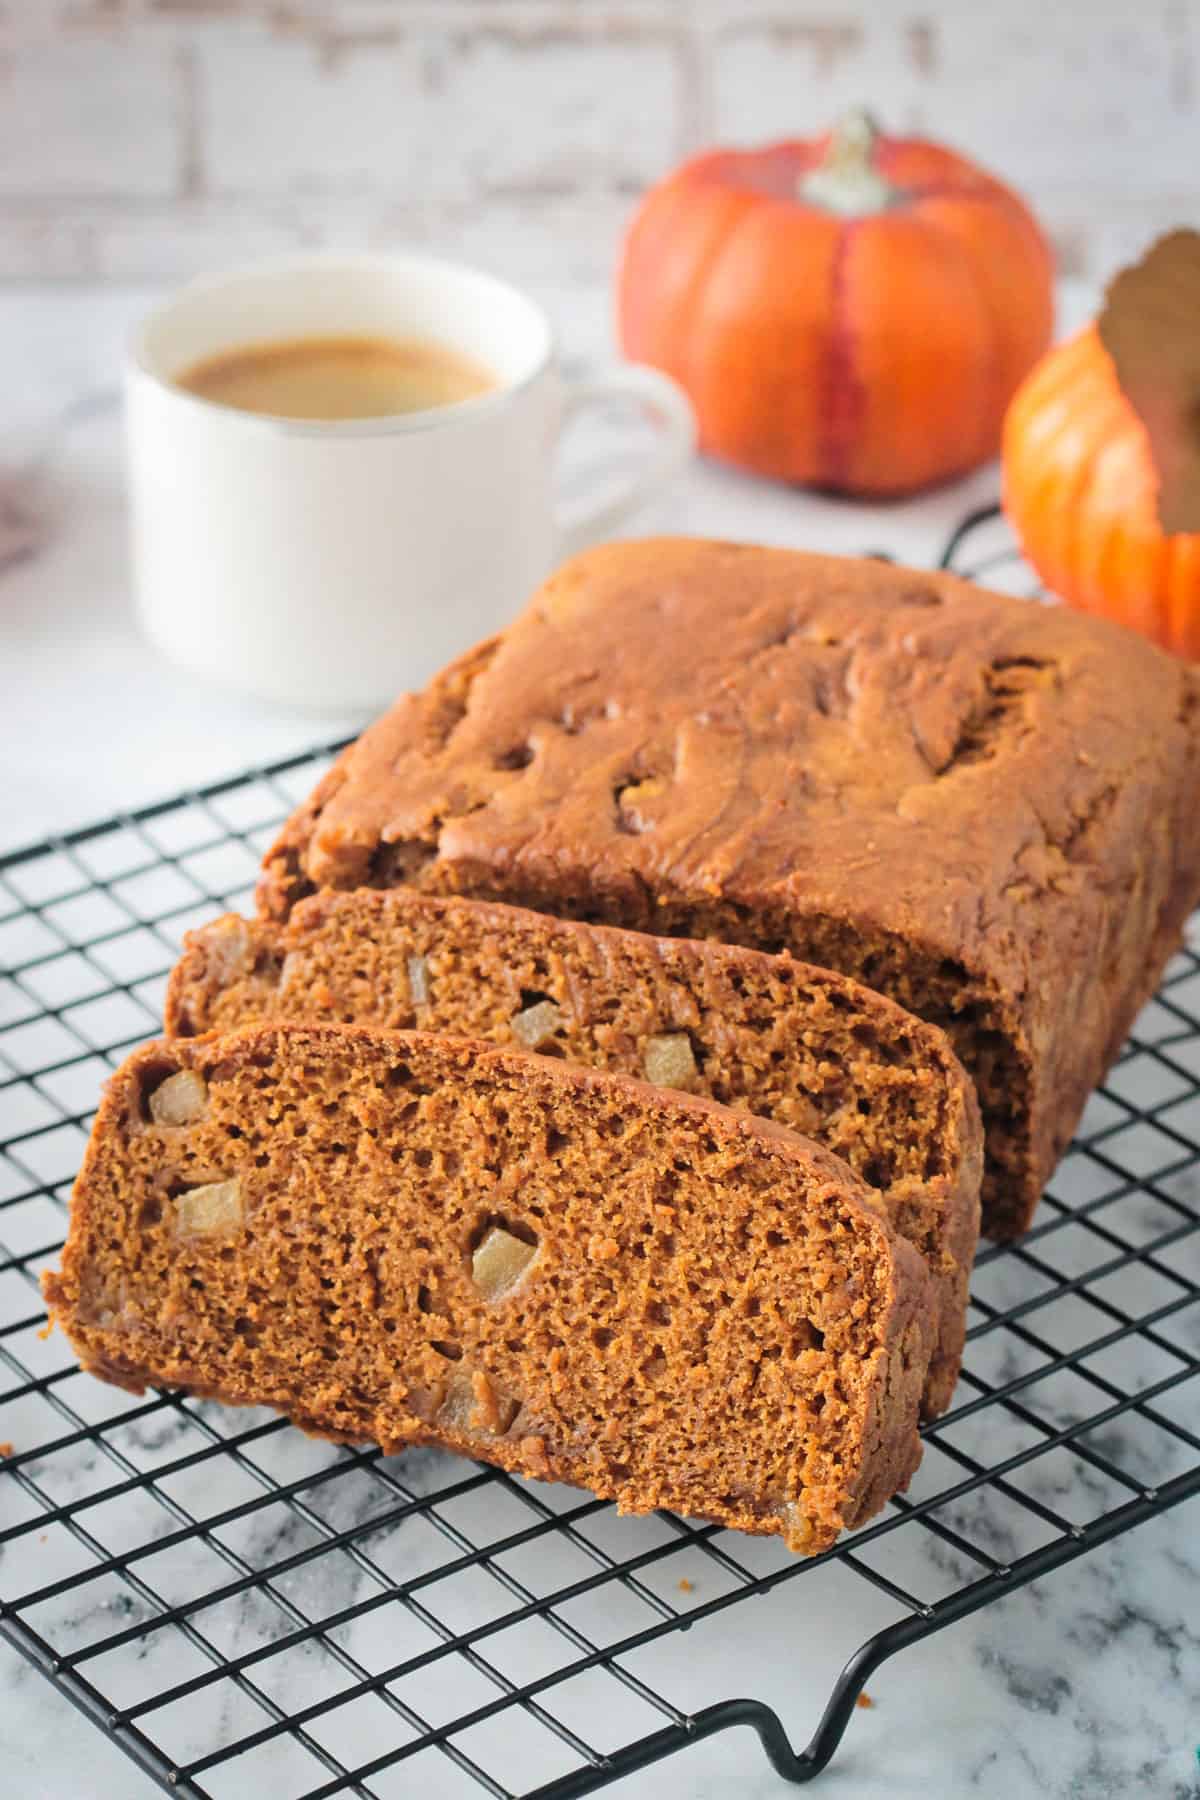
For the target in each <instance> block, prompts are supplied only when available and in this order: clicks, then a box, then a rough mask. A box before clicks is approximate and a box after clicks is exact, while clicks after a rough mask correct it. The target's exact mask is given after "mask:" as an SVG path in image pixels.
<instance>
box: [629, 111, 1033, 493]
mask: <svg viewBox="0 0 1200 1800" xmlns="http://www.w3.org/2000/svg"><path fill="white" fill-rule="evenodd" d="M617 309H618V323H619V330H620V337H621V342H622V345H623V347H624V350H625V352H626V354H627V355H628V356H631V357H633V358H635V359H636V360H638V361H640V362H648V363H653V364H655V365H656V366H657V367H658V368H660V369H664V370H666V372H667V373H668V374H670V375H673V376H674V377H675V379H676V380H677V381H679V382H680V383H681V384H682V386H683V387H684V388H686V390H687V392H688V393H689V395H690V396H691V399H692V403H693V405H694V407H695V409H696V413H697V416H698V419H699V426H700V440H701V444H702V446H703V447H704V448H705V449H707V450H708V451H710V452H711V453H712V454H714V455H716V456H720V457H724V458H726V459H727V460H728V461H730V462H735V463H740V464H742V465H743V466H744V467H746V468H748V469H753V470H755V471H756V472H757V473H759V474H763V475H771V476H775V477H778V478H779V479H781V480H784V481H795V482H804V483H807V484H810V485H813V486H818V487H824V488H831V489H835V490H838V491H841V492H845V493H852V494H879V495H885V494H904V493H910V492H912V491H914V490H915V489H917V488H921V487H925V486H927V485H929V484H930V483H931V482H935V481H941V480H943V479H945V478H946V477H948V476H951V475H957V474H961V473H963V472H964V471H965V470H967V469H972V468H974V467H975V466H976V465H977V464H978V463H980V462H983V461H984V460H986V458H987V457H989V456H991V455H993V454H994V453H995V451H996V450H997V449H998V448H999V444H1000V429H1001V422H1002V420H1003V417H1004V409H1005V407H1006V406H1007V404H1008V402H1009V400H1010V399H1011V397H1012V394H1013V391H1014V389H1015V388H1016V386H1017V384H1018V382H1019V381H1020V380H1021V378H1022V376H1023V375H1025V374H1026V373H1027V371H1028V370H1029V368H1030V367H1031V366H1032V364H1033V363H1034V361H1035V360H1036V359H1037V357H1038V356H1040V354H1041V353H1042V351H1043V350H1044V349H1045V347H1046V345H1047V344H1048V342H1049V341H1050V330H1051V324H1052V314H1053V294H1052V265H1051V257H1050V251H1049V249H1048V247H1047V245H1046V242H1045V240H1044V239H1043V237H1042V234H1041V232H1040V231H1039V229H1038V226H1037V224H1036V222H1035V220H1034V218H1033V216H1032V214H1031V213H1030V212H1029V211H1028V209H1027V208H1026V207H1025V206H1024V205H1023V204H1022V202H1021V201H1020V200H1019V199H1018V198H1017V196H1016V195H1015V194H1013V193H1012V192H1011V191H1010V190H1009V189H1008V188H1006V187H1004V186H1002V185H1001V183H1000V182H998V181H995V180H993V179H992V178H991V176H989V175H985V174H984V173H983V172H982V171H981V170H979V169H977V168H975V167H974V166H973V165H972V164H971V163H969V162H967V161H966V160H965V159H964V158H963V157H960V156H956V155H955V154H954V153H953V152H952V151H950V150H946V149H943V148H941V147H940V146H939V145H936V144H930V143H924V142H921V141H920V140H918V139H906V138H892V137H885V136H883V135H881V134H879V133H878V132H877V131H876V130H875V128H874V127H873V126H872V125H871V123H870V121H869V120H867V119H866V118H865V116H864V115H861V114H856V115H854V116H853V117H851V118H850V119H847V120H846V121H845V122H844V123H843V124H842V125H841V126H839V127H838V128H837V130H835V131H833V132H831V133H829V134H828V135H826V136H824V137H821V138H818V139H814V140H799V141H795V142H788V143H782V144H775V145H772V146H770V147H769V148H767V149H763V150H747V151H739V150H715V151H712V152H710V153H709V154H707V155H704V156H699V157H696V158H695V159H694V160H693V161H691V162H689V163H686V164H685V165H684V166H683V167H682V168H681V169H679V170H677V171H676V173H675V174H673V175H671V176H670V177H669V178H668V179H667V180H666V181H664V182H662V183H661V184H660V185H659V186H657V187H655V188H653V189H652V190H651V191H650V192H649V193H648V194H647V195H646V197H645V199H644V200H643V201H642V203H641V205H640V206H639V208H638V210H637V213H636V215H635V217H634V219H633V222H632V224H631V226H630V228H629V232H628V235H627V237H626V241H625V246H624V250H623V254H622V258H621V266H620V272H619V276H618V291H617Z"/></svg>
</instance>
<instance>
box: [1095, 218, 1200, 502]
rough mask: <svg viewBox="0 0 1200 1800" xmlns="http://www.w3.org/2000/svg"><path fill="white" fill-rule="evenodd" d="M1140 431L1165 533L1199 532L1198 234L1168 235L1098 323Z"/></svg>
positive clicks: (1120, 279)
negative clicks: (1150, 461)
mask: <svg viewBox="0 0 1200 1800" xmlns="http://www.w3.org/2000/svg"><path fill="white" fill-rule="evenodd" d="M1097 323H1098V326H1099V331H1100V341H1101V343H1102V344H1103V345H1104V348H1105V349H1106V350H1107V351H1108V353H1109V355H1110V356H1111V357H1112V359H1113V364H1114V366H1115V368H1116V372H1117V380H1118V381H1119V382H1120V384H1121V391H1122V392H1123V394H1124V395H1125V398H1126V399H1127V400H1128V401H1129V404H1130V405H1131V406H1132V407H1133V410H1134V411H1135V412H1136V413H1137V415H1138V417H1139V419H1140V420H1141V421H1142V424H1143V425H1144V426H1145V428H1146V436H1147V437H1148V438H1149V440H1150V455H1151V457H1152V459H1153V462H1154V467H1155V469H1156V471H1157V473H1158V519H1159V524H1160V525H1161V526H1162V528H1163V530H1164V531H1165V532H1167V533H1168V534H1171V533H1174V532H1177V531H1187V532H1192V531H1196V532H1200V231H1189V230H1180V231H1171V232H1168V233H1167V235H1166V237H1162V238H1159V240H1158V242H1157V243H1156V244H1152V245H1151V247H1150V249H1149V250H1148V251H1147V252H1146V254H1145V256H1144V257H1143V258H1142V260H1141V262H1139V263H1135V264H1134V265H1133V267H1132V268H1129V269H1123V270H1122V271H1121V273H1120V274H1119V275H1118V276H1117V277H1116V278H1115V280H1113V281H1112V282H1111V283H1110V285H1109V288H1108V293H1107V296H1106V299H1105V304H1104V310H1103V311H1102V312H1101V314H1100V318H1099V320H1098V321H1097Z"/></svg>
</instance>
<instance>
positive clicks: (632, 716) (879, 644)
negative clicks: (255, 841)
mask: <svg viewBox="0 0 1200 1800" xmlns="http://www.w3.org/2000/svg"><path fill="white" fill-rule="evenodd" d="M1198 789H1200V670H1196V669H1192V668H1189V667H1187V666H1186V665H1184V664H1183V663H1181V662H1177V661H1175V660H1173V659H1172V658H1170V657H1169V656H1167V655H1165V654H1164V653H1163V652H1161V651H1159V650H1157V649H1155V648H1154V647H1153V646H1152V645H1150V644H1148V643H1146V642H1144V641H1143V640H1142V639H1140V638H1137V637H1135V636H1133V635H1132V634H1130V633H1127V632H1124V631H1122V630H1121V629H1120V628H1118V627H1116V626H1112V625H1109V624H1107V623H1105V622H1104V621H1101V620H1098V619H1092V618H1088V617H1085V616H1083V615H1081V614H1078V613H1075V612H1070V611H1068V610H1066V609H1064V608H1057V607H1042V606H1036V605H1030V604H1029V603H1027V602H1023V601H1019V600H1013V599H1009V598H1006V597H1004V596H1001V595H998V594H989V593H984V592H982V591H980V590H978V589H975V588H972V587H970V586H968V585H967V584H965V583H963V582H961V581H957V580H955V579H954V578H953V577H951V576H949V575H943V574H918V573H915V572H913V571H912V570H906V569H902V568H895V567H889V566H886V565H884V564H881V563H878V562H868V561H854V560H850V559H842V558H836V557H821V556H808V555H802V554H799V553H796V552H791V551H783V550H764V549H757V548H752V547H749V546H743V545H737V544H726V543H705V542H700V541H693V540H688V539H666V540H658V541H648V542H642V543H630V544H610V545H605V546H602V547H601V548H599V549H596V550H592V551H589V552H588V553H587V554H586V555H583V556H580V557H577V558H575V559H574V560H573V561H571V562H569V563H567V564H566V565H565V566H564V567H563V568H562V569H561V570H559V572H558V573H557V574H556V575H554V576H553V577H552V578H551V579H550V580H549V581H548V582H547V583H546V584H545V586H544V587H543V588H542V589H541V590H540V592H539V593H537V594H536V595H535V596H534V598H533V600H532V602H531V603H530V605H529V607H528V608H527V610H526V611H525V612H524V613H523V614H522V615H521V617H520V618H518V619H517V620H516V622H515V623H514V624H513V625H512V626H511V627H510V628H509V629H508V630H507V631H506V632H505V633H504V634H503V635H502V636H500V637H497V638H493V639H491V640H489V641H488V642H486V643H484V644H482V645H480V646H479V647H478V648H477V649H476V650H473V651H472V652H470V653H469V654H468V655H466V656H464V657H463V658H461V659H460V660H459V661H458V662H457V663H455V664H453V665H452V666H451V667H450V668H449V669H448V670H447V671H445V672H444V673H443V674H442V675H441V676H439V677H438V678H437V679H435V680H434V681H433V682H432V683H431V684H430V686H429V687H428V688H427V689H426V690H425V691H424V693H421V694H417V695H408V696H405V697H404V698H403V699H401V700H400V701H399V702H398V703H397V705H396V706H395V707H394V708H393V709H392V711H391V712H390V713H388V714H387V715H386V716H385V717H384V718H383V719H381V720H380V721H379V722H378V723H377V724H376V725H374V726H373V727H372V728H371V729H370V730H369V731H368V732H366V733H365V735H364V736H363V737H362V738H360V739H359V741H358V742H357V743H356V744H355V745H353V746H352V747H351V748H350V749H349V750H347V751H346V752H345V753H344V754H343V755H342V757H341V758H340V760H339V761H338V762H337V763H336V764H335V766H334V767H333V769H332V770H331V771H330V772H329V774H328V775H327V776H326V777H325V779H324V780H323V781H322V782H321V783H320V785H319V786H318V788H317V789H316V792H315V793H314V794H313V796H312V798H311V799H310V800H309V801H308V802H307V803H306V804H305V805H303V806H302V807H301V808H300V809H299V810H298V812H297V813H296V814H295V815H294V816H293V818H292V819H291V821H290V822H289V823H288V825H287V826H286V827H285V829H284V831H283V833H282V835H281V836H280V838H279V840H278V842H277V843H276V844H275V846H274V848H273V849H272V850H271V851H270V852H269V853H268V856H267V858H266V863H265V869H264V874H263V879H262V882H261V886H260V890H259V891H260V909H261V910H262V911H264V912H265V913H266V914H268V915H270V916H272V917H277V918H281V917H284V916H285V915H286V914H287V912H288V911H289V910H290V908H291V907H292V906H293V905H294V903H295V902H296V901H297V900H299V899H300V898H302V897H303V896H304V895H305V894H308V893H311V892H312V891H313V890H314V889H316V888H321V887H333V888H353V887H358V886H363V885H367V886H375V887H392V886H397V885H408V886H412V887H417V888H420V889H422V890H423V891H425V892H427V893H451V892H453V893H461V894H468V895H472V896H476V897H480V898H486V899H498V900H507V901H511V902H514V903H516V904H519V905H523V906H531V907H534V908H536V909H538V910H540V911H544V912H551V913H558V914H562V915H564V916H570V917H575V918H581V919H587V920H600V921H605V922H608V923H611V924H616V925H625V926H632V927H635V928H637V929H640V930H647V931H651V932H654V933H656V934H659V935H664V934H666V935H682V936H687V937H714V938H719V939H721V940H723V941H725V942H727V943H739V944H745V945H749V946H751V947H754V948H758V949H764V950H774V951H778V950H785V949H786V950H788V951H790V952H791V953H792V954H794V955H795V956H797V957H800V958H802V959H803V960H805V961H807V962H812V963H820V964H824V965H825V966H826V967H829V968H834V969H839V970H842V971H843V972H844V973H846V974H849V975H853V976H856V977H857V978H858V979H860V980H862V981H864V982H866V983H867V984H868V985H869V986H872V987H876V988H878V989H879V990H880V991H881V992H883V993H886V994H888V995H890V996H891V998H892V999H894V1000H897V1001H899V1002H900V1004H901V1005H903V1006H906V1007H907V1008H908V1009H909V1010H910V1011H911V1012H915V1013H918V1014H920V1015H921V1017H923V1018H925V1019H928V1020H930V1021H932V1022H933V1023H935V1024H938V1025H941V1026H943V1027H944V1028H945V1029H946V1030H947V1032H948V1033H949V1035H950V1037H951V1039H952V1041H953V1043H954V1046H955V1048H956V1050H957V1052H958V1055H959V1056H960V1058H961V1059H962V1061H963V1063H964V1065H965V1066H966V1068H967V1071H968V1073H969V1074H971V1075H972V1076H973V1077H974V1079H975V1082H976V1085H977V1088H978V1091H979V1097H980V1102H981V1105H982V1110H983V1116H984V1123H985V1127H986V1133H987V1169H986V1174H985V1186H984V1213H983V1223H984V1230H985V1231H987V1232H989V1233H990V1234H991V1235H992V1236H995V1237H1011V1236H1013V1235H1014V1234H1016V1233H1018V1232H1020V1231H1021V1230H1022V1229H1023V1228H1024V1227H1025V1226H1026V1225H1027V1224H1028V1222H1029V1219H1030V1217H1031V1215H1032V1212H1033V1209H1034V1207H1035V1205H1036V1202H1037V1198H1038V1195H1039V1193H1040V1191H1041V1188H1042V1185H1043V1183H1044V1182H1045V1181H1046V1179H1047V1177H1048V1176H1049V1175H1050V1173H1051V1171H1052V1170H1053V1168H1054V1166H1055V1163H1056V1161H1057V1159H1058V1157H1059V1156H1060V1155H1061V1153H1062V1151H1063V1149H1064V1147H1065V1145H1066V1144H1067V1142H1068V1140H1069V1138H1070V1135H1071V1133H1072V1131H1073V1129H1074V1127H1075V1124H1076V1121H1077V1120H1078V1117H1079V1113H1080V1110H1081V1108H1082V1106H1083V1103H1084V1101H1085V1099H1086V1097H1087V1095H1088V1093H1089V1091H1090V1090H1091V1088H1092V1087H1093V1086H1094V1085H1095V1083H1096V1082H1097V1081H1098V1080H1099V1079H1100V1077H1101V1076H1102V1075H1103V1073H1104V1070H1105V1069H1106V1068H1107V1066H1108V1064H1109V1063H1110V1061H1111V1060H1112V1058H1113V1056H1114V1055H1115V1054H1116V1052H1117V1050H1118V1048H1119V1047H1120V1044H1121V1042H1122V1040H1123V1038H1124V1036H1125V1033H1126V1032H1127V1030H1128V1028H1129V1026H1130V1023H1131V1021H1132V1020H1133V1017H1134V1015H1135V1013H1136V1012H1137V1010H1138V1008H1139V1006H1140V1005H1141V1003H1142V1002H1143V1000H1144V999H1145V998H1146V997H1147V996H1148V995H1149V994H1150V992H1151V991H1152V990H1153V987H1154V985H1155V982H1156V980H1157V977H1158V974H1159V972H1160V970H1161V969H1162V966H1163V963H1164V961H1165V959H1166V957H1167V956H1168V954H1169V953H1170V951H1171V950H1172V948H1173V947H1174V945H1175V944H1176V942H1177V940H1178V937H1179V933H1180V929H1181V926H1182V924H1183V921H1184V920H1185V918H1186V916H1187V914H1188V912H1189V910H1190V908H1191V907H1192V906H1193V905H1194V904H1195V903H1196V901H1197V899H1198V898H1200V805H1197V803H1196V795H1197V791H1198Z"/></svg>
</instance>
